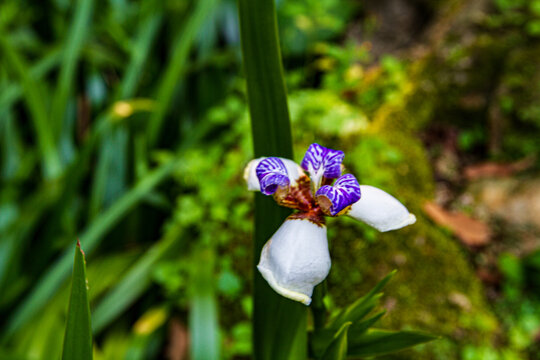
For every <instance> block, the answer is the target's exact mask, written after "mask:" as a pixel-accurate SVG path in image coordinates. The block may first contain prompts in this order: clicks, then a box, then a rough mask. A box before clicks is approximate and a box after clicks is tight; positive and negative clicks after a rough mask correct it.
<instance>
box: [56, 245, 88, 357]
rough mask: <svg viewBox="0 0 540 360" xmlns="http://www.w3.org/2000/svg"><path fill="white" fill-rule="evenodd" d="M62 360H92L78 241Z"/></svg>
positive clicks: (86, 298)
mask: <svg viewBox="0 0 540 360" xmlns="http://www.w3.org/2000/svg"><path fill="white" fill-rule="evenodd" d="M62 360H92V326H91V323H90V305H89V303H88V288H87V283H86V264H85V259H84V253H83V251H82V249H81V244H80V243H79V241H77V248H76V249H75V261H74V263H73V276H72V279H71V297H70V299H69V309H68V314H67V321H66V333H65V336H64V350H63V352H62Z"/></svg>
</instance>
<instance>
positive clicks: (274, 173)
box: [256, 157, 290, 195]
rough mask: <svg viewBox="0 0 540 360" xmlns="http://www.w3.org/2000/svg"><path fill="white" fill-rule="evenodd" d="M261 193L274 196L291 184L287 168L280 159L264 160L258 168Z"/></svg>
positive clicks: (270, 158)
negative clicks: (279, 189) (280, 189)
mask: <svg viewBox="0 0 540 360" xmlns="http://www.w3.org/2000/svg"><path fill="white" fill-rule="evenodd" d="M256 173H257V178H258V179H259V183H260V187H261V192H262V193H263V194H265V195H272V194H273V193H275V192H276V191H277V190H278V188H280V187H282V188H284V187H287V186H289V184H290V180H289V174H288V173H287V168H286V167H285V164H284V163H283V161H282V160H281V159H280V158H277V157H269V158H266V159H264V160H262V161H261V162H260V163H259V165H257V168H256Z"/></svg>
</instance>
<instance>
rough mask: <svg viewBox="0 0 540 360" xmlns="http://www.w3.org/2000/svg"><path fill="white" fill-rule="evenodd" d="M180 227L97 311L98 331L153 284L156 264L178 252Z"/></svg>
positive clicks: (146, 256) (150, 252)
mask: <svg viewBox="0 0 540 360" xmlns="http://www.w3.org/2000/svg"><path fill="white" fill-rule="evenodd" d="M182 233H183V230H182V228H181V227H180V225H179V224H174V225H173V226H171V227H169V228H168V229H167V232H166V234H165V235H164V237H163V239H162V240H160V241H159V242H158V243H156V244H155V245H154V246H152V247H151V248H150V249H149V250H148V251H146V252H145V254H144V255H143V256H142V257H141V258H140V259H138V260H137V262H136V263H135V264H134V265H133V266H132V267H131V268H130V269H129V271H128V272H127V273H126V275H124V276H123V277H122V279H121V280H120V282H119V283H118V284H117V285H116V286H115V287H114V288H113V289H111V290H110V291H109V292H108V293H107V294H106V295H105V296H104V297H103V299H102V300H101V301H100V302H99V304H98V305H97V306H96V308H95V311H94V321H93V323H94V332H95V333H98V332H100V331H101V330H102V329H103V328H104V327H105V326H107V325H108V324H110V322H111V321H113V320H114V319H115V318H116V317H117V316H118V315H120V314H121V313H122V312H123V311H124V310H125V309H127V308H128V307H129V306H130V305H131V304H132V303H133V302H135V301H136V300H137V299H138V298H139V296H141V294H142V293H144V291H146V289H148V287H149V286H150V284H151V283H152V281H151V275H152V269H153V268H154V265H155V264H156V263H157V262H158V261H159V260H161V259H163V258H164V257H165V256H166V255H167V254H170V253H174V252H175V251H176V248H177V247H178V245H179V243H180V242H181V240H182V239H183V237H182Z"/></svg>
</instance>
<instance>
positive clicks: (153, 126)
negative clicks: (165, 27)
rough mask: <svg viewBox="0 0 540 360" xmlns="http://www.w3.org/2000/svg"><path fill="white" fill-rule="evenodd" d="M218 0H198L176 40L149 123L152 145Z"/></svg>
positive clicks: (156, 138)
mask: <svg viewBox="0 0 540 360" xmlns="http://www.w3.org/2000/svg"><path fill="white" fill-rule="evenodd" d="M216 2H217V0H199V1H197V2H196V4H197V5H196V8H195V10H194V11H193V13H192V14H191V15H190V17H189V19H188V20H187V22H186V25H185V26H184V28H183V29H182V32H181V33H179V34H178V36H177V37H176V39H175V41H174V44H173V46H172V47H173V52H172V55H171V58H170V61H169V64H168V66H167V68H166V70H165V74H164V75H163V78H162V80H161V82H160V84H159V87H158V90H157V94H156V99H159V101H158V102H157V104H156V106H157V107H156V109H155V111H154V112H153V114H152V117H151V118H150V121H149V123H148V136H149V142H150V144H151V145H153V144H155V142H156V141H157V140H158V137H159V135H160V133H161V129H162V126H163V119H164V118H165V115H166V112H167V110H168V109H169V105H170V103H171V100H172V97H173V95H174V91H175V89H176V88H177V86H178V82H179V81H180V78H181V76H182V74H183V73H184V71H185V68H186V64H187V62H188V55H189V50H190V49H191V45H192V44H193V41H194V39H195V37H196V35H197V32H198V31H199V29H200V28H201V27H202V25H203V23H204V21H205V20H206V18H207V17H208V15H209V14H210V12H211V11H212V10H213V9H214V7H215V4H216Z"/></svg>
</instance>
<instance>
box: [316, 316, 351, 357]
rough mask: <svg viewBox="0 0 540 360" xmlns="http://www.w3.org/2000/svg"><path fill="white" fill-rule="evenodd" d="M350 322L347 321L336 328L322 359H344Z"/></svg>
mask: <svg viewBox="0 0 540 360" xmlns="http://www.w3.org/2000/svg"><path fill="white" fill-rule="evenodd" d="M351 324H352V322H347V323H345V324H343V326H342V327H341V328H340V329H339V330H338V332H337V333H336V335H334V339H333V340H332V342H331V343H330V345H329V346H328V348H327V349H326V351H325V352H324V355H323V356H322V358H321V359H322V360H344V359H345V358H347V332H348V331H349V327H350V326H351Z"/></svg>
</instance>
